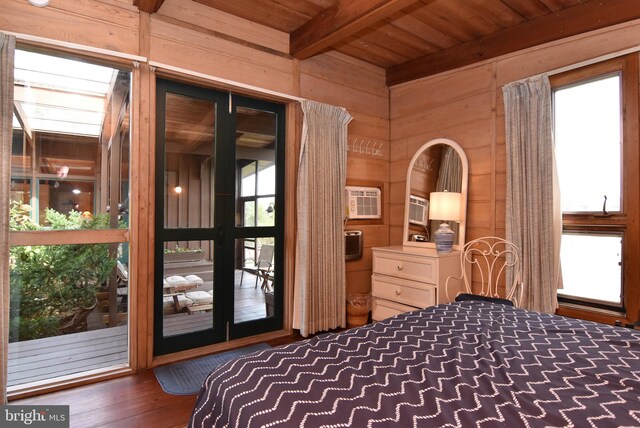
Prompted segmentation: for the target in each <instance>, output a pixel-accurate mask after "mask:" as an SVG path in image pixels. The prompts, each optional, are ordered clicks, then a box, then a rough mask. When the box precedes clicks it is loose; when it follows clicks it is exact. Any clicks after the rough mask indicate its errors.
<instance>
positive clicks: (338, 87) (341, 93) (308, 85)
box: [300, 74, 389, 117]
mask: <svg viewBox="0 0 640 428" xmlns="http://www.w3.org/2000/svg"><path fill="white" fill-rule="evenodd" d="M300 87H301V88H302V96H303V97H305V98H309V99H312V100H316V101H320V100H321V101H322V102H324V103H327V104H333V105H336V106H340V107H345V108H346V109H347V110H348V111H349V112H350V113H351V115H352V116H353V115H354V113H355V112H358V113H365V114H367V115H370V116H379V115H380V114H381V113H384V112H386V111H387V110H388V106H389V104H388V99H387V97H383V96H380V95H375V94H371V93H369V92H363V91H362V90H359V89H357V88H352V87H349V86H346V85H342V84H334V85H328V84H327V81H326V80H324V79H320V78H318V77H316V76H312V75H310V74H302V75H301V76H300ZM384 117H388V116H387V115H386V114H385V116H384Z"/></svg>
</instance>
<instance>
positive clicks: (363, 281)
mask: <svg viewBox="0 0 640 428" xmlns="http://www.w3.org/2000/svg"><path fill="white" fill-rule="evenodd" d="M346 277H347V281H346V282H347V295H348V294H350V293H369V292H370V291H371V269H368V270H358V271H347V272H346Z"/></svg>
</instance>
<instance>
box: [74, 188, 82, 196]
mask: <svg viewBox="0 0 640 428" xmlns="http://www.w3.org/2000/svg"><path fill="white" fill-rule="evenodd" d="M72 192H73V194H74V195H79V194H80V193H82V191H81V190H80V189H73V190H72Z"/></svg>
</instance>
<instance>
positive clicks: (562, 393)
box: [189, 301, 640, 428]
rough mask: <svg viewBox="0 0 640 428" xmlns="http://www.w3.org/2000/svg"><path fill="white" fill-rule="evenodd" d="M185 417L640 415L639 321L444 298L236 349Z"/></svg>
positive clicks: (392, 423) (234, 420)
mask: <svg viewBox="0 0 640 428" xmlns="http://www.w3.org/2000/svg"><path fill="white" fill-rule="evenodd" d="M189 426H190V427H239V428H249V427H276V426H279V427H314V428H315V427H379V428H382V427H385V428H386V427H474V426H482V427H493V426H508V427H510V428H511V427H520V426H525V427H527V426H528V427H561V426H562V427H564V426H573V427H578V428H582V427H613V426H640V332H637V331H634V330H630V329H626V328H621V327H611V326H606V325H602V324H596V323H592V322H586V321H581V320H574V319H569V318H564V317H558V316H553V315H545V314H539V313H536V312H528V311H525V310H521V309H517V308H513V307H509V306H504V305H497V304H493V303H486V302H473V301H467V302H459V303H452V304H448V305H439V306H435V307H432V308H428V309H425V310H420V311H415V312H412V313H409V314H402V315H399V316H397V317H394V318H391V319H389V320H386V321H382V322H378V323H374V324H370V325H368V326H365V327H361V328H356V329H352V330H347V331H345V332H342V333H338V334H324V335H321V336H317V337H314V338H312V339H309V340H305V341H302V342H297V343H293V344H290V345H286V346H280V347H277V348H271V349H268V350H265V351H261V352H258V353H255V354H252V355H250V356H246V357H242V358H239V359H238V360H235V361H230V362H228V363H226V364H224V365H222V366H220V367H218V368H217V369H215V370H214V371H213V372H212V373H211V374H210V375H209V376H208V378H207V380H206V382H205V383H204V385H203V387H202V390H201V391H200V394H199V396H198V399H197V401H196V405H195V408H194V411H193V415H192V417H191V420H190V422H189Z"/></svg>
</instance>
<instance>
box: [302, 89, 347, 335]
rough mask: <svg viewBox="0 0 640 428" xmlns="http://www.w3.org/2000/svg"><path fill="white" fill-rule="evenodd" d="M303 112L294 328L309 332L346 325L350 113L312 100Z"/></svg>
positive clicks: (306, 104) (304, 332)
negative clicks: (345, 247) (345, 224)
mask: <svg viewBox="0 0 640 428" xmlns="http://www.w3.org/2000/svg"><path fill="white" fill-rule="evenodd" d="M302 111H303V113H304V122H303V125H302V143H301V146H300V159H299V169H298V186H297V200H298V203H297V204H298V206H297V243H296V263H295V265H296V274H295V290H294V313H293V327H294V328H296V329H299V330H300V334H301V335H302V336H304V337H306V336H308V335H309V334H313V333H316V332H318V331H326V330H329V329H332V328H337V327H345V325H346V322H345V262H344V233H343V219H344V205H343V198H344V186H345V184H346V172H347V125H348V124H349V122H350V121H351V119H352V118H351V115H350V114H349V113H348V112H347V111H345V110H344V109H343V108H339V107H335V106H331V105H327V104H322V103H318V102H315V101H308V100H304V101H302Z"/></svg>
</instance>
